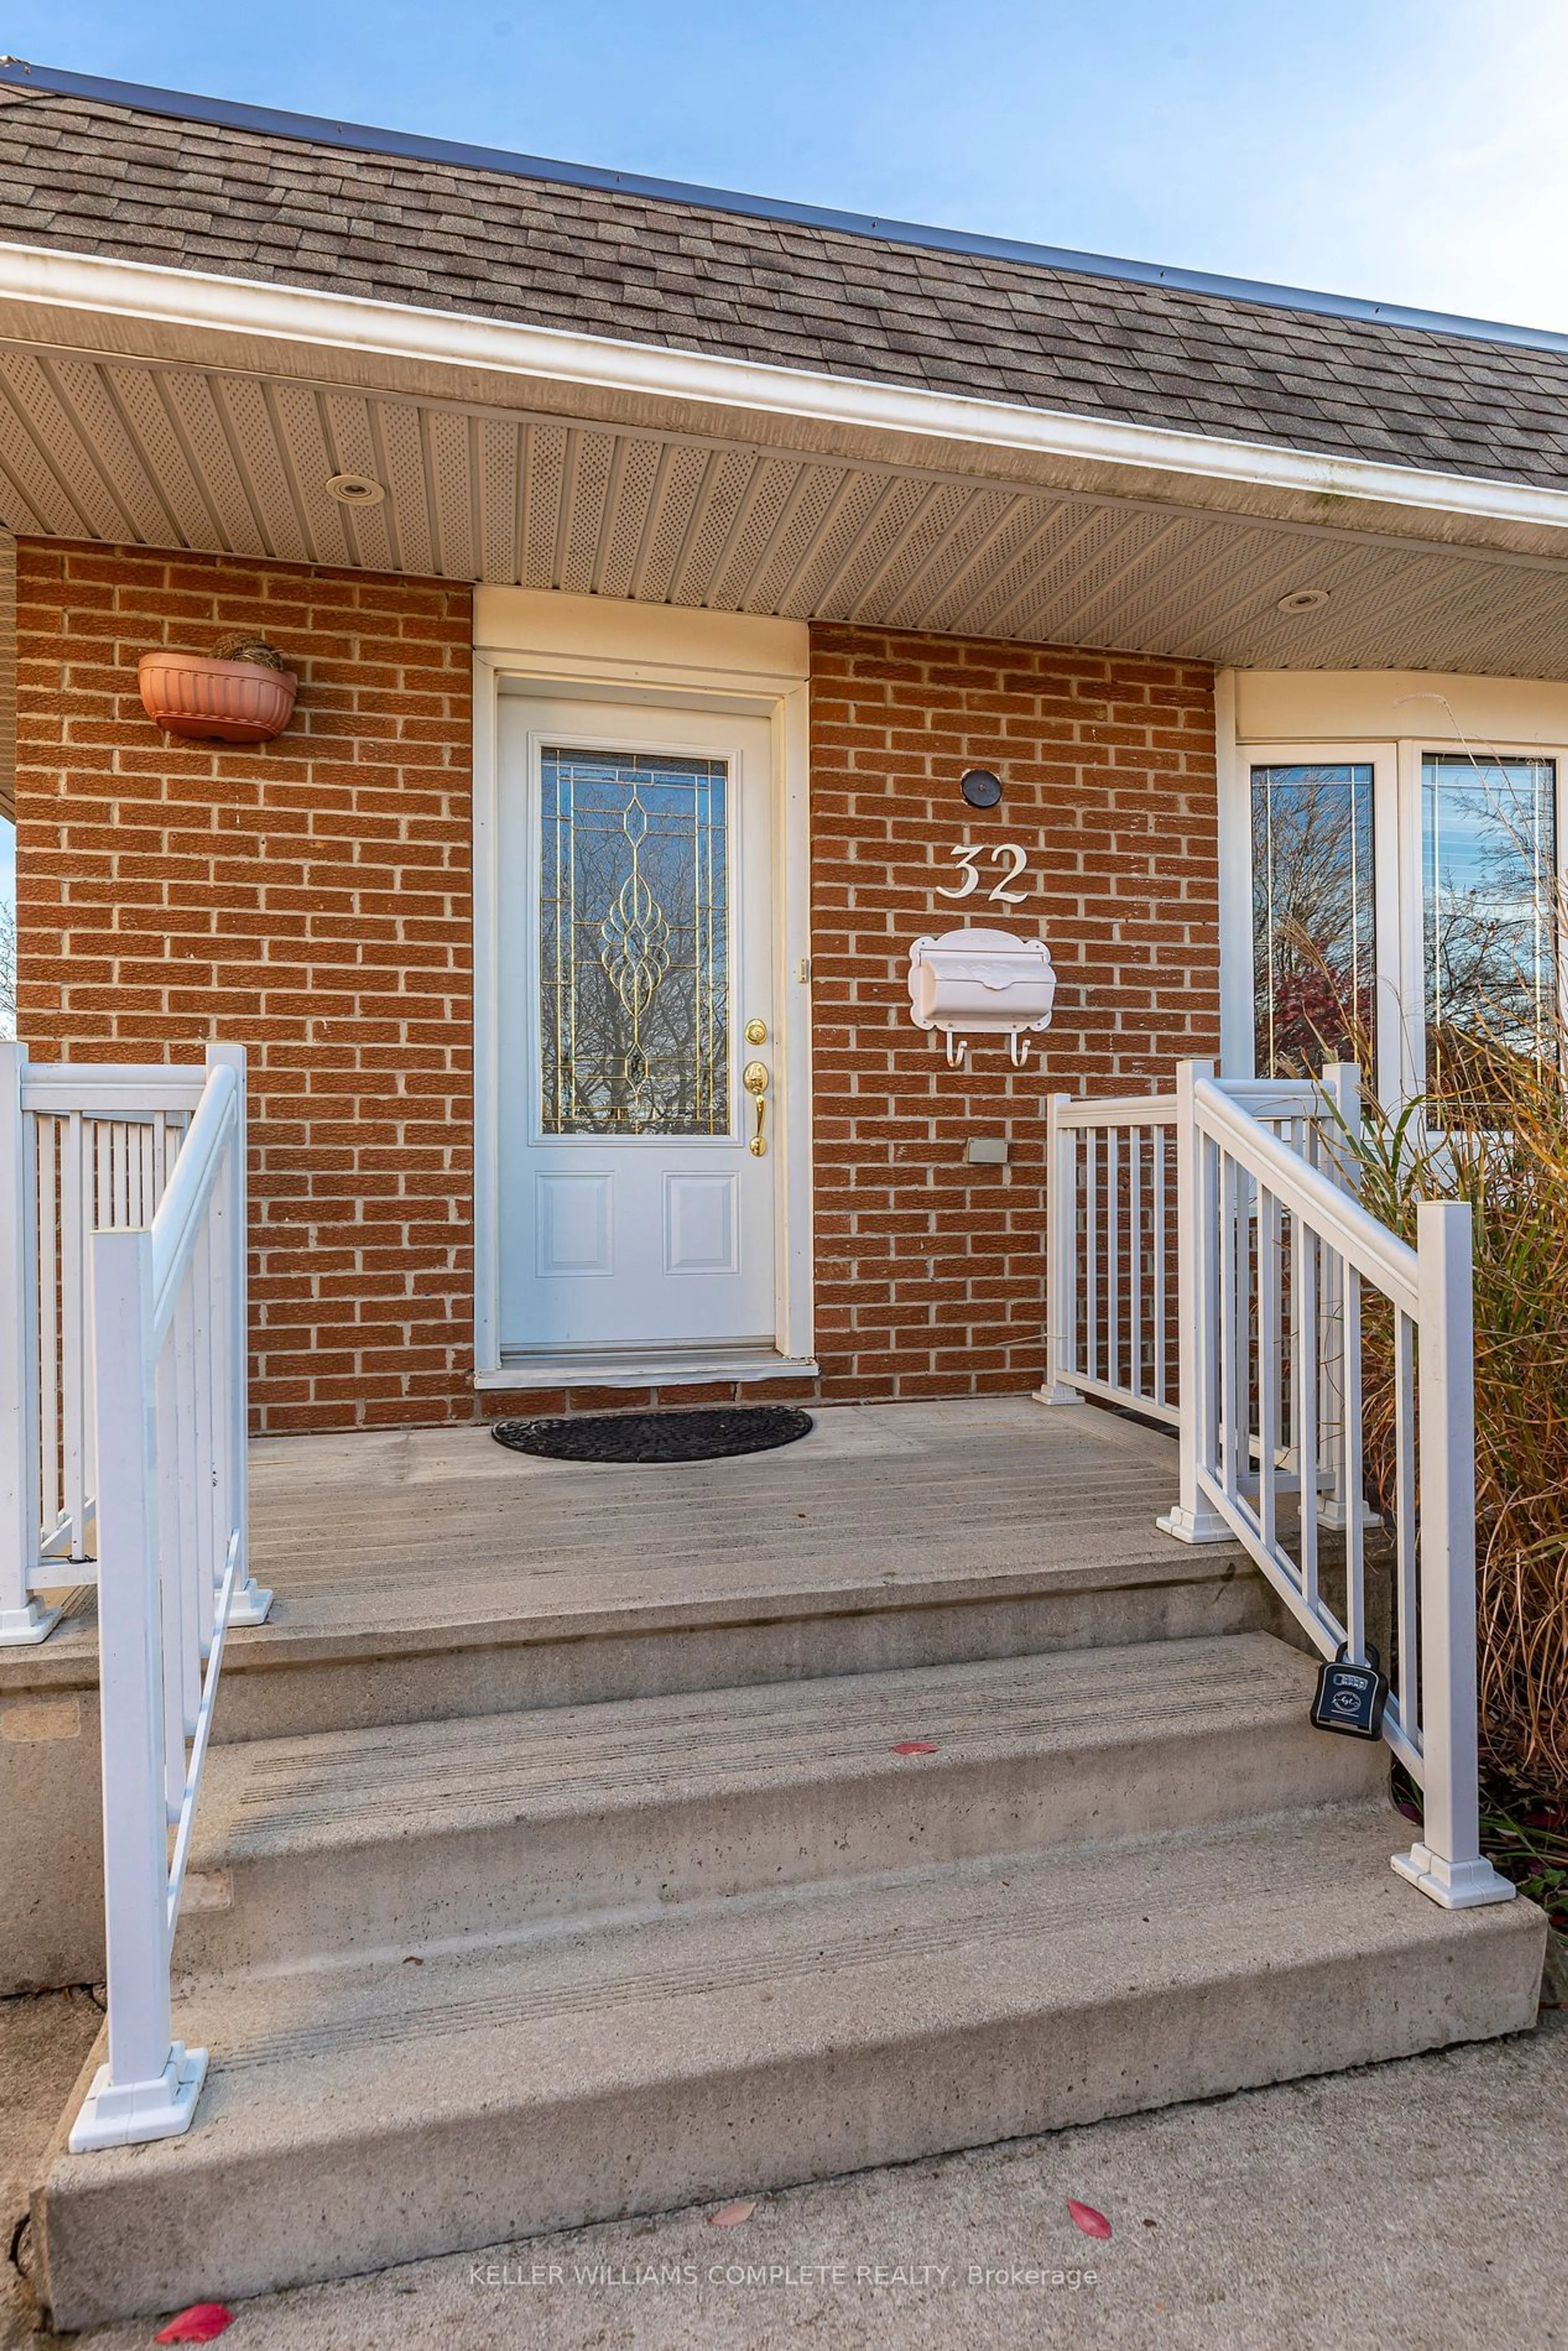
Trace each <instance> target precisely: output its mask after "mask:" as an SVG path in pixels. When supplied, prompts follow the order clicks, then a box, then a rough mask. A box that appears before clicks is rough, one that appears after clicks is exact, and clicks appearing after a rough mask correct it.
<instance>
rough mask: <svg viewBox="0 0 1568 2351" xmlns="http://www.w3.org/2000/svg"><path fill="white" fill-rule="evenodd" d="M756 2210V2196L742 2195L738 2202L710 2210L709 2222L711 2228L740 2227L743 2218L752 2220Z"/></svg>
mask: <svg viewBox="0 0 1568 2351" xmlns="http://www.w3.org/2000/svg"><path fill="white" fill-rule="evenodd" d="M756 2210H757V2199H756V2197H755V2196H742V2197H741V2198H740V2199H738V2201H737V2202H736V2203H734V2204H721V2205H720V2206H719V2208H718V2210H717V2211H716V2212H710V2213H709V2214H708V2216H707V2224H708V2227H709V2228H710V2229H738V2228H739V2226H740V2224H741V2222H742V2221H743V2220H750V2218H751V2216H752V2214H753V2213H754V2212H755V2211H756Z"/></svg>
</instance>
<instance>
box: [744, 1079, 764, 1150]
mask: <svg viewBox="0 0 1568 2351" xmlns="http://www.w3.org/2000/svg"><path fill="white" fill-rule="evenodd" d="M740 1082H741V1084H742V1085H743V1086H744V1087H745V1088H746V1091H747V1093H748V1094H749V1095H750V1096H751V1099H752V1101H753V1102H755V1103H756V1104H757V1132H756V1134H754V1135H753V1136H752V1138H751V1141H750V1143H749V1144H747V1149H748V1150H749V1151H750V1153H751V1155H752V1157H753V1158H754V1159H760V1158H762V1157H763V1156H764V1155H765V1154H766V1152H767V1149H768V1144H767V1142H766V1141H765V1139H764V1137H763V1133H762V1122H763V1120H764V1119H765V1118H766V1117H767V1115H768V1065H767V1063H766V1062H764V1061H747V1065H746V1067H745V1069H744V1070H742V1071H741V1073H740Z"/></svg>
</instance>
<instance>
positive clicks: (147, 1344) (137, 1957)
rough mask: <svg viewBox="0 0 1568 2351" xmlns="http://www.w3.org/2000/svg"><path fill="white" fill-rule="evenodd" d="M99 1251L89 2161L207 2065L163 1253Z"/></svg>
mask: <svg viewBox="0 0 1568 2351" xmlns="http://www.w3.org/2000/svg"><path fill="white" fill-rule="evenodd" d="M92 1249H93V1277H94V1280H93V1298H94V1309H93V1325H94V1339H95V1346H94V1378H95V1382H96V1386H97V1394H98V1407H99V1409H98V1504H99V1508H98V1531H99V1573H98V1606H99V1693H100V1707H101V1719H100V1736H101V1740H102V1748H103V1855H104V1925H105V1931H106V1938H107V1941H108V1947H109V1969H108V1992H109V2063H108V2064H106V2065H100V2066H99V2069H98V2072H97V2074H95V2076H94V2078H93V2084H92V2087H91V2089H90V2090H89V2092H88V2095H87V2096H86V2098H85V2099H84V2100H83V2102H82V2106H81V2111H80V2113H79V2114H78V2116H77V2119H76V2121H75V2123H74V2124H73V2125H72V2126H71V2133H70V2147H71V2150H72V2152H73V2153H74V2154H78V2155H79V2154H82V2153H84V2152H86V2151H87V2150H88V2149H89V2148H93V2147H123V2146H126V2145H128V2144H129V2143H131V2141H139V2140H142V2139H149V2138H171V2137H174V2136H175V2135H176V2134H177V2133H179V2132H181V2131H183V2130H185V2129H187V2128H188V2127H189V2126H190V2121H191V2116H192V2115H193V2111H194V2109H195V2103H196V2097H197V2094H198V2093H199V2091H200V2089H201V2086H202V2080H203V2076H204V2074H205V2072H206V2064H207V2053H206V2051H205V2050H204V2049H192V2050H187V2049H186V2048H185V2046H184V2043H183V2042H178V2041H175V2040H174V2039H173V2038H172V2028H171V2010H170V2000H169V1948H170V1944H169V1917H168V1912H169V1850H168V1832H169V1808H168V1800H167V1794H166V1791H165V1787H164V1769H163V1765H164V1754H163V1738H164V1697H163V1676H164V1673H165V1672H166V1671H167V1670H168V1667H167V1662H166V1660H165V1657H164V1654H163V1636H162V1598H161V1590H160V1580H159V1579H160V1565H159V1549H158V1546H159V1527H158V1422H157V1389H156V1382H155V1379H154V1371H155V1363H154V1353H155V1346H156V1342H155V1337H154V1326H153V1312H152V1237H151V1235H150V1234H149V1233H147V1232H145V1231H142V1232H119V1233H113V1232H111V1233H99V1235H98V1236H97V1237H96V1238H95V1239H94V1241H93V1244H92Z"/></svg>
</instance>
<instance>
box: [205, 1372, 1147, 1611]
mask: <svg viewBox="0 0 1568 2351" xmlns="http://www.w3.org/2000/svg"><path fill="white" fill-rule="evenodd" d="M812 1418H813V1421H814V1423H815V1426H813V1428H812V1430H811V1433H810V1436H809V1437H803V1438H801V1439H800V1441H799V1442H798V1443H796V1444H793V1445H789V1446H785V1447H780V1448H779V1450H777V1451H775V1452H770V1453H754V1454H749V1455H745V1456H742V1457H740V1458H737V1459H733V1460H726V1461H706V1462H692V1463H685V1464H672V1465H670V1466H668V1467H662V1468H605V1467H601V1466H599V1465H590V1464H580V1463H575V1462H561V1461H542V1460H538V1459H535V1458H532V1457H531V1456H529V1455H526V1454H519V1453H514V1452H511V1451H508V1450H507V1448H506V1447H503V1446H501V1445H498V1444H497V1442H496V1441H495V1438H494V1437H493V1436H492V1435H491V1433H490V1431H489V1430H488V1429H487V1428H457V1429H451V1428H448V1429H410V1430H365V1431H355V1432H352V1433H349V1434H345V1435H342V1436H328V1437H272V1438H261V1439H258V1440H257V1441H256V1443H255V1444H254V1445H253V1446H252V1447H251V1514H252V1536H251V1547H252V1561H253V1572H254V1573H255V1574H256V1577H257V1579H258V1580H259V1581H260V1582H262V1583H267V1584H270V1585H271V1586H272V1587H273V1589H274V1591H275V1592H276V1593H277V1603H276V1605H275V1608H274V1611H273V1618H272V1621H271V1623H270V1624H269V1625H268V1627H267V1630H268V1631H269V1632H272V1633H274V1634H278V1635H280V1634H282V1633H284V1632H285V1631H287V1634H288V1635H291V1636H297V1637H299V1638H305V1637H315V1638H323V1637H328V1638H329V1637H332V1636H334V1635H342V1634H345V1633H350V1632H362V1631H364V1630H367V1629H369V1628H371V1627H373V1628H374V1629H375V1630H376V1631H377V1632H378V1633H379V1634H381V1635H386V1636H391V1637H393V1638H396V1637H398V1636H400V1635H409V1634H417V1633H418V1632H420V1631H421V1630H422V1629H428V1628H429V1627H431V1626H432V1625H435V1624H440V1625H442V1626H444V1627H453V1626H460V1625H476V1626H484V1627H486V1628H489V1627H493V1626H495V1625H497V1624H503V1623H507V1622H513V1621H517V1620H519V1619H525V1618H526V1619H532V1620H536V1621H538V1620H539V1619H548V1618H558V1617H564V1616H568V1615H570V1616H571V1617H573V1618H579V1617H580V1616H582V1615H583V1614H591V1615H592V1616H593V1617H595V1618H597V1619H599V1620H601V1621H603V1620H605V1619H607V1618H613V1617H614V1616H616V1615H617V1614H619V1613H620V1612H622V1611H624V1610H626V1609H628V1608H631V1609H635V1610H638V1611H639V1612H641V1611H644V1610H646V1609H647V1608H648V1607H649V1606H650V1605H651V1604H667V1605H670V1606H680V1607H684V1608H693V1607H696V1608H702V1607H704V1606H717V1607H719V1608H723V1609H727V1608H728V1607H730V1606H731V1605H732V1604H734V1602H735V1601H737V1599H742V1598H746V1599H756V1598H759V1597H761V1596H762V1595H764V1594H766V1595H768V1596H769V1597H771V1598H775V1599H777V1600H779V1601H780V1602H786V1601H789V1600H791V1599H793V1600H795V1601H797V1602H801V1601H810V1600H811V1599H812V1598H814V1597H819V1596H822V1595H826V1594H829V1593H832V1594H835V1595H837V1594H841V1593H843V1592H844V1591H845V1589H846V1587H847V1586H849V1585H852V1584H859V1585H862V1586H863V1587H865V1588H866V1589H867V1591H868V1592H874V1591H876V1590H879V1589H884V1588H885V1587H887V1586H889V1585H893V1584H899V1585H919V1586H921V1587H923V1588H924V1589H925V1591H926V1592H927V1593H935V1592H936V1591H939V1590H945V1589H948V1588H951V1587H952V1586H954V1585H955V1584H960V1585H962V1586H964V1587H965V1588H966V1589H971V1588H973V1587H975V1586H976V1585H977V1584H983V1585H985V1586H987V1587H990V1588H996V1587H997V1586H998V1584H1002V1585H1010V1584H1011V1583H1014V1582H1015V1581H1016V1580H1017V1579H1019V1578H1029V1579H1031V1580H1032V1579H1035V1578H1038V1577H1039V1576H1040V1575H1041V1574H1042V1573H1044V1574H1051V1575H1054V1574H1060V1573H1065V1572H1073V1571H1089V1572H1091V1573H1093V1572H1096V1571H1102V1570H1109V1571H1121V1572H1124V1573H1125V1572H1135V1571H1136V1570H1137V1569H1139V1568H1140V1567H1145V1568H1148V1569H1151V1570H1153V1571H1155V1572H1156V1573H1157V1572H1160V1571H1168V1570H1169V1569H1171V1568H1172V1567H1173V1566H1176V1565H1179V1564H1180V1562H1181V1560H1182V1556H1183V1554H1182V1552H1181V1548H1180V1546H1178V1545H1176V1544H1174V1543H1172V1542H1171V1541H1169V1539H1168V1538H1167V1537H1166V1536H1164V1535H1162V1534H1160V1533H1159V1531H1157V1529H1156V1527H1155V1518H1156V1517H1157V1515H1158V1514H1159V1512H1160V1511H1161V1510H1166V1509H1167V1508H1168V1507H1169V1505H1170V1501H1171V1499H1172V1496H1173V1493H1174V1490H1175V1478H1176V1458H1175V1453H1174V1450H1173V1447H1172V1446H1171V1444H1170V1442H1169V1440H1168V1439H1167V1438H1166V1437H1163V1436H1162V1435H1161V1434H1159V1433H1158V1432H1156V1431H1154V1430H1151V1429H1146V1428H1145V1427H1142V1426H1138V1425H1137V1424H1134V1422H1131V1421H1128V1420H1125V1419H1123V1418H1121V1417H1119V1416H1117V1415H1115V1414H1113V1413H1108V1412H1102V1411H1098V1410H1095V1409H1093V1408H1092V1407H1073V1408H1068V1409H1061V1408H1055V1407H1051V1408H1048V1407H1045V1406H1042V1405H1037V1404H1035V1403H1034V1402H1033V1401H1032V1399H1030V1398H1029V1397H1027V1396H998V1397H994V1398H988V1399H978V1400H973V1401H971V1400H964V1401H958V1402H953V1403H939V1404H896V1405H836V1406H826V1407H815V1408H813V1412H812Z"/></svg>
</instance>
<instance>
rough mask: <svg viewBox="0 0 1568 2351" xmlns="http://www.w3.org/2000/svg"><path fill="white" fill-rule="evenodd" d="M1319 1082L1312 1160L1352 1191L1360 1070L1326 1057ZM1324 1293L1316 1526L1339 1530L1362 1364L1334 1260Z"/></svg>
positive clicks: (1367, 1515) (1344, 1521) (1364, 1515)
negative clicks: (1321, 1108) (1349, 1424)
mask: <svg viewBox="0 0 1568 2351" xmlns="http://www.w3.org/2000/svg"><path fill="white" fill-rule="evenodd" d="M1318 1084H1319V1086H1320V1087H1321V1089H1322V1094H1323V1098H1324V1100H1325V1101H1326V1102H1327V1103H1328V1105H1329V1109H1330V1113H1331V1116H1330V1118H1328V1119H1320V1120H1319V1121H1318V1122H1317V1126H1316V1146H1317V1147H1316V1149H1315V1151H1314V1153H1313V1164H1314V1165H1316V1166H1318V1167H1320V1168H1321V1170H1322V1174H1323V1175H1326V1176H1327V1177H1328V1179H1329V1181H1330V1183H1331V1184H1337V1185H1339V1186H1340V1187H1341V1189H1342V1190H1343V1191H1348V1192H1354V1191H1355V1190H1356V1189H1357V1186H1356V1183H1355V1159H1354V1151H1353V1149H1352V1148H1351V1147H1350V1146H1351V1145H1353V1144H1354V1143H1356V1142H1358V1141H1359V1140H1360V1136H1361V1071H1359V1070H1358V1069H1357V1067H1356V1065H1355V1063H1354V1061H1325V1062H1324V1064H1323V1066H1322V1071H1321V1072H1320V1074H1319V1078H1318ZM1324 1292H1325V1294H1324V1296H1323V1299H1322V1331H1323V1351H1322V1377H1321V1381H1320V1384H1319V1388H1318V1416H1319V1424H1320V1427H1319V1444H1318V1459H1319V1462H1320V1464H1321V1466H1322V1468H1323V1469H1324V1470H1325V1471H1326V1472H1327V1475H1328V1480H1329V1483H1328V1491H1327V1493H1326V1494H1323V1495H1321V1496H1320V1499H1319V1501H1318V1524H1319V1525H1320V1526H1321V1527H1322V1528H1324V1529H1325V1530H1327V1531H1330V1532H1335V1531H1338V1532H1342V1533H1343V1531H1345V1530H1346V1529H1347V1528H1348V1527H1349V1525H1350V1505H1351V1488H1352V1484H1353V1482H1354V1480H1356V1479H1358V1478H1359V1475H1360V1468H1361V1464H1360V1463H1359V1461H1358V1462H1356V1463H1354V1465H1353V1464H1352V1462H1351V1459H1350V1454H1349V1449H1348V1447H1347V1445H1346V1441H1345V1437H1346V1418H1347V1413H1348V1409H1349V1405H1350V1395H1349V1388H1350V1382H1351V1378H1352V1376H1353V1375H1354V1376H1356V1377H1358V1378H1359V1375H1360V1369H1361V1364H1360V1350H1359V1344H1358V1341H1359V1332H1352V1331H1351V1330H1350V1329H1349V1327H1348V1323H1347V1321H1346V1306H1347V1301H1346V1293H1345V1283H1344V1270H1343V1266H1342V1265H1341V1264H1340V1262H1339V1260H1338V1259H1333V1261H1332V1262H1331V1264H1330V1265H1329V1267H1328V1270H1327V1272H1326V1274H1325V1277H1324ZM1355 1499H1356V1508H1357V1510H1358V1512H1359V1514H1360V1522H1361V1524H1362V1526H1363V1527H1368V1526H1372V1525H1375V1523H1376V1520H1375V1513H1374V1512H1373V1511H1371V1510H1368V1509H1367V1507H1366V1504H1365V1501H1364V1498H1363V1497H1362V1495H1361V1494H1360V1492H1359V1491H1358V1492H1357V1494H1356V1498H1355Z"/></svg>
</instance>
